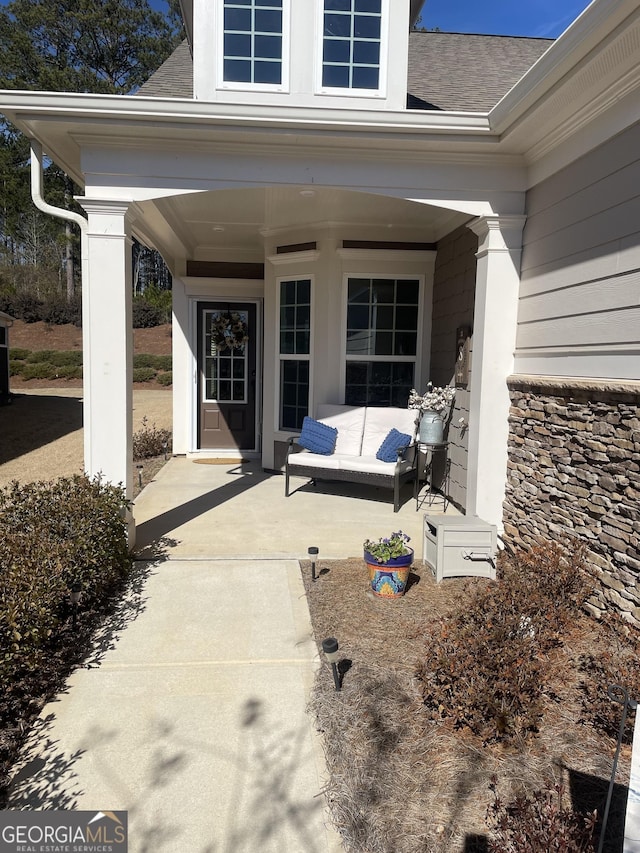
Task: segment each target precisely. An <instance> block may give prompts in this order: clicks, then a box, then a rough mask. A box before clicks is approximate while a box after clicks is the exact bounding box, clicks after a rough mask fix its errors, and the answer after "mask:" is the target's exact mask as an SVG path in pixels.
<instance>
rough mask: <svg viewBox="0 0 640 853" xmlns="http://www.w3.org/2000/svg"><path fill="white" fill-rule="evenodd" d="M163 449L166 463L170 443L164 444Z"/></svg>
mask: <svg viewBox="0 0 640 853" xmlns="http://www.w3.org/2000/svg"><path fill="white" fill-rule="evenodd" d="M162 449H163V451H164V461H165V462H166V461H167V450H168V449H169V442H168V441H163V442H162Z"/></svg>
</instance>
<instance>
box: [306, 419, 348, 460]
mask: <svg viewBox="0 0 640 853" xmlns="http://www.w3.org/2000/svg"><path fill="white" fill-rule="evenodd" d="M337 438H338V430H337V429H336V428H335V427H330V426H328V425H327V424H323V423H320V421H314V419H313V418H308V417H306V418H305V419H304V420H303V421H302V432H301V433H300V438H299V439H298V444H299V445H300V446H301V447H304V448H305V450H310V451H311V452H312V453H321V454H322V455H323V456H330V455H331V454H332V453H333V451H334V449H335V446H336V439H337Z"/></svg>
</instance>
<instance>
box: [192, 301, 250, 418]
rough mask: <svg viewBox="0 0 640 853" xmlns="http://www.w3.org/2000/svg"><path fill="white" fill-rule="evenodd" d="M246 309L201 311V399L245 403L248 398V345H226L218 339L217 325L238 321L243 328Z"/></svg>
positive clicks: (247, 315)
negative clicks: (202, 328) (202, 339)
mask: <svg viewBox="0 0 640 853" xmlns="http://www.w3.org/2000/svg"><path fill="white" fill-rule="evenodd" d="M248 320H249V314H248V312H247V311H234V312H232V313H229V312H221V311H205V313H204V330H203V331H204V336H205V340H204V380H205V381H204V399H205V400H207V401H217V402H218V403H246V402H247V399H248V393H247V392H248V389H247V383H248V346H247V344H245V343H243V344H241V345H239V346H226V345H225V344H224V343H221V342H220V329H221V328H225V327H232V326H233V324H234V323H236V324H237V323H242V324H244V327H245V329H246V327H247V323H248Z"/></svg>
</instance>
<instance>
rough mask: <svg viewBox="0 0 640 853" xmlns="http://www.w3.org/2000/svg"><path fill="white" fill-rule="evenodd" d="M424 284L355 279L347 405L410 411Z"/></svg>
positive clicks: (350, 287)
mask: <svg viewBox="0 0 640 853" xmlns="http://www.w3.org/2000/svg"><path fill="white" fill-rule="evenodd" d="M419 297H420V282H419V281H418V280H417V279H394V278H349V281H348V285H347V341H346V357H347V364H346V379H345V403H346V404H348V405H352V406H406V405H407V402H408V400H409V391H410V390H411V388H413V387H414V383H415V367H416V356H417V344H418V307H419Z"/></svg>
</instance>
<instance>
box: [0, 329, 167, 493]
mask: <svg viewBox="0 0 640 853" xmlns="http://www.w3.org/2000/svg"><path fill="white" fill-rule="evenodd" d="M133 337H134V352H136V353H150V354H151V355H170V354H171V326H170V325H165V326H155V327H153V328H150V329H134V331H133ZM9 344H10V347H11V348H13V347H20V348H25V349H30V350H45V349H50V350H78V349H81V348H82V330H81V329H78V328H77V327H76V326H71V325H65V326H50V325H48V324H46V323H41V322H39V323H24V322H22V321H21V320H16V321H15V323H14V325H13V326H12V327H11V329H10V332H9ZM10 388H11V392H12V395H13V402H12V403H11V404H10V405H8V406H2V407H0V487H1V486H5V485H7V484H8V483H10V482H11V481H12V480H19V481H20V482H21V483H29V482H34V481H35V480H50V479H55V478H57V477H67V476H71V475H73V474H81V473H82V472H83V455H84V454H83V431H82V382H81V381H80V382H79V381H78V380H76V381H73V380H70V381H68V380H65V379H56V380H44V379H42V380H30V381H28V382H25V381H22V380H19V379H17V378H16V377H12V378H11V381H10ZM171 400H172V394H171V389H167V388H166V387H164V386H161V385H158V384H155V383H154V384H152V383H147V382H145V383H138V384H135V385H134V390H133V424H134V425H133V429H134V432H135V431H138V430H139V429H140V428H141V427H142V425H143V419H145V418H146V425H147V426H149V427H151V426H153V425H154V424H155V425H156V426H157V427H158V428H159V429H160V428H167V429H170V428H171V424H172V408H171V406H172V403H171Z"/></svg>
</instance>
